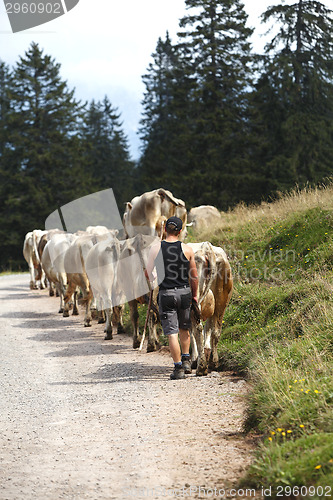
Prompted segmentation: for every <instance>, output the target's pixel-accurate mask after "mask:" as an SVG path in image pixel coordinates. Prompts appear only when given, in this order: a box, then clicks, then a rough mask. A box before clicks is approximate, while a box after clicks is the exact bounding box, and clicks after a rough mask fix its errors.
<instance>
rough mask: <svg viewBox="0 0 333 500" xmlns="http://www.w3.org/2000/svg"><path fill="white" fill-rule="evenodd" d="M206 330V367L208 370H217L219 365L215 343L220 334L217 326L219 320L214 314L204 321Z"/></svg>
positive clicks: (219, 328)
mask: <svg viewBox="0 0 333 500" xmlns="http://www.w3.org/2000/svg"><path fill="white" fill-rule="evenodd" d="M206 326H207V330H209V332H210V348H211V352H210V356H209V362H208V368H209V370H210V371H217V369H218V367H219V356H218V352H217V344H218V342H219V340H220V335H221V327H220V326H219V322H218V321H217V318H215V317H214V316H213V317H211V318H209V319H208V320H207V323H206Z"/></svg>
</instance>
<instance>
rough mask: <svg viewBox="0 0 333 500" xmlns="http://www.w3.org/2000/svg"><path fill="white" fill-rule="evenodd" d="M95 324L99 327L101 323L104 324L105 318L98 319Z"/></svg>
mask: <svg viewBox="0 0 333 500" xmlns="http://www.w3.org/2000/svg"><path fill="white" fill-rule="evenodd" d="M97 323H98V324H99V325H100V324H101V323H106V319H105V318H98V321H97Z"/></svg>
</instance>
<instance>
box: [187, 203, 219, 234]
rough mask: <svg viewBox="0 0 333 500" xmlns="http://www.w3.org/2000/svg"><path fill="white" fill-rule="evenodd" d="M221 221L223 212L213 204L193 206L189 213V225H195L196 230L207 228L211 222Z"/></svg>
mask: <svg viewBox="0 0 333 500" xmlns="http://www.w3.org/2000/svg"><path fill="white" fill-rule="evenodd" d="M220 221H221V212H219V210H218V209H217V208H216V207H213V206H212V205H200V206H199V207H193V208H191V210H190V211H189V214H188V224H187V225H188V226H193V229H194V230H195V231H201V230H203V229H206V228H207V227H208V226H210V225H211V224H217V223H219V222H220Z"/></svg>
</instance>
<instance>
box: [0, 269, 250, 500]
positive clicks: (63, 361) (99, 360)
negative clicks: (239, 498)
mask: <svg viewBox="0 0 333 500" xmlns="http://www.w3.org/2000/svg"><path fill="white" fill-rule="evenodd" d="M0 301H1V311H0V315H1V329H0V335H1V354H0V356H1V365H0V394H1V396H0V397H1V399H0V410H1V411H0V426H1V427H0V428H1V437H0V439H1V457H0V469H1V470H0V499H1V500H7V499H8V500H14V499H15V500H21V499H24V500H29V499H34V500H36V499H41V500H48V499H52V500H56V499H62V498H65V499H78V500H81V499H93V500H95V499H96V500H100V499H103V500H106V499H124V498H153V499H160V498H172V497H176V496H177V494H178V493H179V489H181V488H184V490H183V493H186V494H187V496H192V498H207V496H205V494H204V491H205V490H204V488H206V489H208V488H213V489H214V488H217V489H225V490H226V491H227V489H228V488H230V487H231V486H233V485H235V484H236V482H237V480H238V479H239V478H240V477H241V476H242V475H243V474H244V470H245V469H246V467H247V466H248V465H249V463H250V462H251V458H252V445H251V443H250V442H249V441H248V440H246V439H244V436H243V435H242V434H241V432H240V431H241V426H242V421H243V415H244V395H245V394H246V391H247V390H248V388H247V383H246V382H245V381H244V380H242V379H239V378H238V377H235V376H232V375H231V374H217V373H211V374H209V375H208V376H207V377H204V378H202V377H200V378H199V377H195V375H194V374H193V375H189V376H187V378H186V380H180V381H171V380H169V375H170V373H171V370H172V363H171V358H170V355H169V353H168V352H166V349H165V350H164V351H162V352H159V353H149V354H147V353H146V352H144V351H142V352H138V351H134V350H133V349H132V347H131V338H130V337H129V336H128V335H125V334H124V335H117V336H116V337H114V339H113V340H111V341H104V340H103V338H104V334H103V325H98V324H97V323H96V322H93V326H92V327H91V328H84V327H83V314H81V315H80V316H70V317H69V318H63V317H62V315H60V314H58V312H57V311H58V307H59V303H58V298H52V297H49V296H48V293H47V291H44V290H43V291H40V290H33V291H31V290H29V276H28V274H21V275H10V276H2V277H0ZM190 487H191V488H192V489H191V491H190ZM199 487H200V490H199ZM215 491H217V490H215ZM189 493H190V495H189ZM178 496H179V495H178ZM183 496H184V495H183ZM231 496H233V495H231ZM226 497H227V498H229V497H230V495H229V494H227V493H226ZM226 497H224V498H226ZM211 498H222V496H215V494H214V496H213V497H211Z"/></svg>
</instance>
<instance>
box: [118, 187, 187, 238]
mask: <svg viewBox="0 0 333 500" xmlns="http://www.w3.org/2000/svg"><path fill="white" fill-rule="evenodd" d="M172 215H176V216H177V217H179V218H180V219H182V221H183V230H182V233H181V235H182V236H181V239H182V240H183V239H184V238H185V236H186V221H187V211H186V208H185V203H184V201H183V200H179V199H177V198H175V197H174V196H173V194H172V193H171V192H170V191H167V190H166V189H163V188H160V189H155V190H154V191H149V192H146V193H144V194H142V195H141V196H136V197H135V198H133V199H132V200H131V202H127V203H126V209H125V213H124V215H123V225H124V229H125V233H126V237H127V238H133V237H134V236H135V235H136V234H146V235H150V236H160V226H161V222H162V221H163V220H167V219H168V218H169V217H171V216H172Z"/></svg>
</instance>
